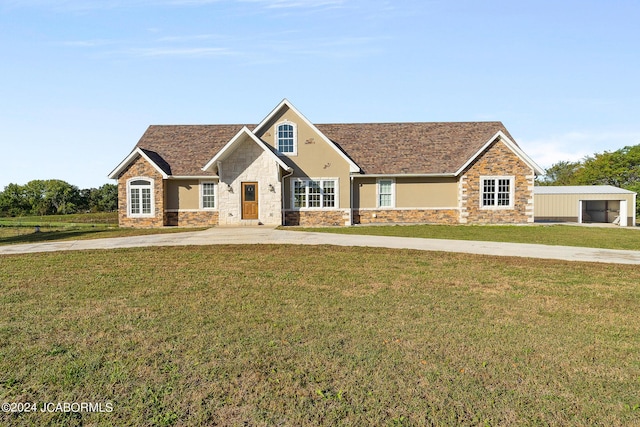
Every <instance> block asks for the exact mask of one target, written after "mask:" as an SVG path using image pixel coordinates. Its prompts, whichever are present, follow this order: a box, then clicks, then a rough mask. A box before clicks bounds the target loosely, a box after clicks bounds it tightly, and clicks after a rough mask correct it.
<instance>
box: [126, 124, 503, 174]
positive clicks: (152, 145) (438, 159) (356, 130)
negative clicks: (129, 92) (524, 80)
mask: <svg viewBox="0 0 640 427" xmlns="http://www.w3.org/2000/svg"><path fill="white" fill-rule="evenodd" d="M246 126H247V127H248V128H249V129H253V128H254V127H255V125H246ZM242 127H243V125H179V126H175V125H174V126H150V127H149V128H148V129H147V131H146V132H145V133H144V135H143V136H142V138H141V139H140V141H139V142H138V144H137V146H138V147H140V148H142V149H143V150H145V152H146V153H147V154H148V155H149V156H150V157H151V158H152V159H153V160H154V162H155V161H157V164H158V166H159V167H160V168H162V169H163V170H165V172H166V173H167V174H168V175H174V176H190V175H208V174H209V173H205V172H203V171H202V170H201V168H202V167H203V166H204V165H205V164H206V163H207V162H208V161H209V160H211V159H212V158H213V156H215V154H216V153H217V152H218V151H219V150H220V149H222V147H224V145H225V144H226V143H227V142H229V140H231V138H233V136H235V134H236V133H238V131H240V129H242ZM316 127H317V128H318V129H319V130H320V132H322V133H323V134H324V135H325V136H326V137H327V138H329V139H330V140H332V141H333V142H334V143H335V144H336V145H337V146H338V147H339V148H341V149H342V150H343V151H344V152H345V154H347V156H349V157H350V158H351V159H352V160H353V161H354V162H355V163H356V164H357V165H358V166H360V167H361V168H362V171H363V172H364V173H366V174H450V173H454V172H456V171H458V169H460V167H462V166H463V165H464V164H465V163H466V162H467V161H468V160H469V159H470V158H471V157H472V156H473V155H474V154H475V153H477V152H478V150H480V148H482V146H483V145H484V144H485V143H487V142H488V141H489V139H490V138H491V137H492V136H494V135H495V134H496V133H497V132H498V131H502V132H504V133H505V135H507V137H509V138H510V139H511V140H513V138H511V136H510V135H509V133H508V132H507V130H506V129H505V127H504V125H503V124H502V123H501V122H460V123H358V124H324V125H316Z"/></svg>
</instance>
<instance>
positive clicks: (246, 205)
mask: <svg viewBox="0 0 640 427" xmlns="http://www.w3.org/2000/svg"><path fill="white" fill-rule="evenodd" d="M242 219H258V183H257V182H243V183H242Z"/></svg>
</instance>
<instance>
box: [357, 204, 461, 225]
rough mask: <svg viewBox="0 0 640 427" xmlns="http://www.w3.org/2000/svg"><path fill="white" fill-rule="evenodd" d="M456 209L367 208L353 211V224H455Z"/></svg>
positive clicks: (457, 217) (456, 219) (456, 220)
mask: <svg viewBox="0 0 640 427" xmlns="http://www.w3.org/2000/svg"><path fill="white" fill-rule="evenodd" d="M459 215H460V212H459V211H458V209H455V208H452V209H367V210H358V209H354V211H353V223H354V224H420V223H433V224H457V223H458V220H459Z"/></svg>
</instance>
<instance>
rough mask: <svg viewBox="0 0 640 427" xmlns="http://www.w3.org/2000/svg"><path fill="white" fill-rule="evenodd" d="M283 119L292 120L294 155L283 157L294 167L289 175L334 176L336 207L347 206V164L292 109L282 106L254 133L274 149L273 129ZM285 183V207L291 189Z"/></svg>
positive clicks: (303, 176)
mask: <svg viewBox="0 0 640 427" xmlns="http://www.w3.org/2000/svg"><path fill="white" fill-rule="evenodd" d="M285 120H287V121H289V122H292V123H294V124H295V125H296V132H297V139H296V140H297V154H296V155H285V156H283V157H284V158H285V159H286V160H285V161H286V163H287V164H289V165H290V166H292V167H293V168H294V173H293V175H292V178H307V177H308V178H338V179H339V186H340V188H339V199H340V201H339V206H336V208H345V207H349V203H350V200H349V199H350V196H349V194H350V190H349V186H350V179H349V164H348V163H347V161H346V160H345V159H344V158H342V156H340V154H338V153H337V152H336V150H335V149H334V148H333V147H331V146H330V145H329V144H327V143H326V142H325V141H324V139H322V137H321V136H320V135H319V134H318V133H317V132H315V131H314V130H313V129H312V128H311V127H310V126H308V125H307V124H306V123H305V121H304V120H303V119H302V118H301V117H299V116H298V115H297V114H296V113H295V112H294V111H293V110H290V109H289V108H286V107H285V108H283V109H282V111H281V112H280V113H279V114H277V115H276V116H274V117H273V119H272V120H271V121H270V122H269V123H267V124H266V125H265V127H264V128H263V130H262V131H261V132H260V133H258V134H257V136H258V137H259V138H261V139H262V140H263V141H265V142H266V143H267V144H269V145H270V146H272V147H274V148H275V136H276V130H275V128H276V126H277V125H279V124H280V123H282V122H284V121H285ZM289 185H290V184H289V180H288V179H287V184H286V188H285V192H284V194H283V197H284V199H285V208H286V209H290V208H291V206H290V205H291V203H290V201H291V189H290V187H289Z"/></svg>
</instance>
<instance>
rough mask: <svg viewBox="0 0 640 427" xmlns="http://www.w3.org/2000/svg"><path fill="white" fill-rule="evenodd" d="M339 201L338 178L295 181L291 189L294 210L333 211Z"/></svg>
mask: <svg viewBox="0 0 640 427" xmlns="http://www.w3.org/2000/svg"><path fill="white" fill-rule="evenodd" d="M337 200H338V180H337V179H336V178H330V179H329V178H320V179H294V180H293V186H292V187H291V206H292V207H293V208H294V209H306V208H312V209H313V208H315V209H332V208H336V207H337V206H336V205H337Z"/></svg>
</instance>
